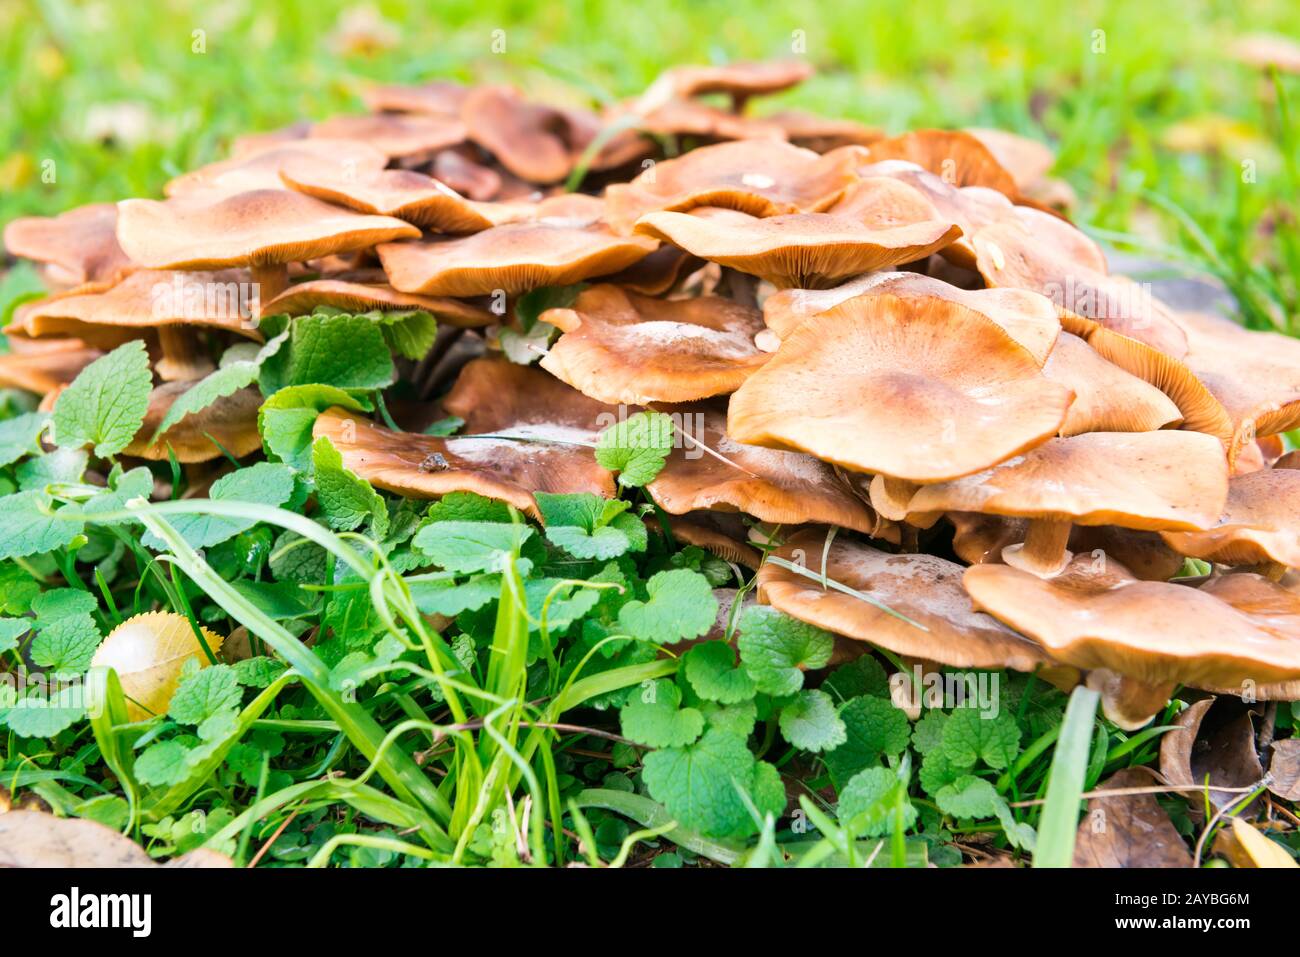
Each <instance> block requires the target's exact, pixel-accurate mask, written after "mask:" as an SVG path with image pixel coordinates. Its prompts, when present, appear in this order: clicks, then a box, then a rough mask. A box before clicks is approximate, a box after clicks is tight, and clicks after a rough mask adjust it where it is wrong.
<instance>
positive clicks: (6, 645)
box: [0, 618, 32, 655]
mask: <svg viewBox="0 0 1300 957" xmlns="http://www.w3.org/2000/svg"><path fill="white" fill-rule="evenodd" d="M31 630H32V623H31V621H30V620H29V619H27V618H0V655H2V654H4V653H5V652H6V651H12V650H13V649H14V648H17V647H18V639H19V638H21V637H22V636H23V635H25V634H27V632H29V631H31Z"/></svg>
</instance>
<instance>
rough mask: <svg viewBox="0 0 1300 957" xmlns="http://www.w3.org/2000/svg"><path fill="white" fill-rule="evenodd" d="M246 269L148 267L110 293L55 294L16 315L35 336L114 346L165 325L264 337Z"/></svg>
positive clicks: (16, 318)
mask: <svg viewBox="0 0 1300 957" xmlns="http://www.w3.org/2000/svg"><path fill="white" fill-rule="evenodd" d="M248 282H249V274H248V273H247V272H245V271H243V270H235V269H230V270H224V271H221V272H175V271H170V270H152V269H145V270H141V271H139V272H136V273H133V274H131V275H130V276H128V277H127V278H126V279H124V280H122V281H121V282H120V283H118V284H117V285H115V286H113V287H111V288H110V289H108V290H106V291H104V292H98V293H85V294H72V295H67V294H65V295H62V296H52V297H51V298H49V299H44V300H41V301H39V302H34V303H31V304H30V307H29V308H26V309H23V310H21V312H20V313H15V323H14V325H13V326H10V327H9V328H10V329H13V328H14V326H17V327H19V328H21V329H22V331H23V332H25V333H26V334H27V335H29V336H31V337H32V338H34V339H38V338H42V337H45V336H76V337H77V338H80V339H82V340H84V341H85V342H88V343H91V344H92V345H95V346H99V347H102V348H112V347H113V346H116V345H120V344H121V343H122V342H125V341H126V340H127V339H130V338H134V337H136V336H138V335H139V334H140V333H141V332H142V331H144V330H148V329H158V328H162V327H165V326H194V327H201V328H208V329H219V330H222V331H224V332H231V333H235V334H236V335H240V336H244V337H246V338H249V339H261V338H262V336H261V333H259V332H258V331H257V329H256V328H255V327H254V325H253V323H252V322H251V321H250V319H251V317H250V315H249V314H248V312H247V305H248V304H247V303H246V302H245V301H244V300H241V298H240V287H241V286H246V285H247V283H248Z"/></svg>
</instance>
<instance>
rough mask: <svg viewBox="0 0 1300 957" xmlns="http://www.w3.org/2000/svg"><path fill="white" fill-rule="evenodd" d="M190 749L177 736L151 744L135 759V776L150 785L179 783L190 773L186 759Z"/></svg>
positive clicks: (160, 785) (159, 785)
mask: <svg viewBox="0 0 1300 957" xmlns="http://www.w3.org/2000/svg"><path fill="white" fill-rule="evenodd" d="M189 750H190V749H189V748H187V747H186V746H185V745H184V744H182V743H181V742H180V741H178V740H176V739H175V738H173V739H172V740H170V741H158V742H156V743H154V744H151V745H149V747H147V748H145V749H144V751H143V752H142V753H141V754H140V756H139V757H138V758H136V759H135V776H136V777H137V778H139V779H140V782H141V783H142V784H147V785H149V786H150V787H156V788H160V787H167V786H169V785H172V784H179V783H180V782H181V781H183V780H185V775H186V774H187V773H189V766H188V764H187V763H186V761H185V758H186V756H187V755H188V754H189Z"/></svg>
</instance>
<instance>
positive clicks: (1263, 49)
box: [1231, 33, 1300, 73]
mask: <svg viewBox="0 0 1300 957" xmlns="http://www.w3.org/2000/svg"><path fill="white" fill-rule="evenodd" d="M1231 52H1232V56H1233V58H1234V59H1236V60H1239V61H1240V62H1242V63H1245V64H1246V65H1247V66H1253V67H1256V68H1258V69H1261V70H1267V69H1269V68H1271V67H1276V68H1277V69H1278V71H1279V72H1281V73H1300V43H1297V42H1296V41H1295V40H1293V39H1292V38H1291V37H1287V36H1282V35H1281V34H1278V33H1252V34H1248V35H1247V36H1244V37H1240V38H1238V39H1237V40H1235V41H1234V42H1233V44H1232V47H1231Z"/></svg>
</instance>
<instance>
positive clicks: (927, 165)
mask: <svg viewBox="0 0 1300 957" xmlns="http://www.w3.org/2000/svg"><path fill="white" fill-rule="evenodd" d="M869 150H870V152H871V162H873V163H878V162H881V161H882V160H906V161H907V162H909V163H915V164H917V165H918V166H920V167H921V168H923V169H926V170H928V171H930V172H931V173H934V174H935V175H936V176H938V177H940V178H941V179H942V180H943V181H944V182H945V183H948V184H949V185H950V186H956V187H958V188H961V187H965V186H983V187H985V188H987V189H995V190H997V191H998V192H999V193H1002V194H1003V195H1005V196H1007V197H1010V198H1013V199H1014V198H1015V197H1017V196H1018V195H1019V193H1020V190H1019V189H1018V188H1017V186H1016V181H1015V178H1014V177H1013V176H1012V175H1011V174H1010V173H1009V172H1008V171H1007V170H1006V169H1005V168H1004V167H1003V166H1002V164H1001V163H999V162H998V160H997V157H995V156H994V155H993V152H992V151H991V150H990V149H989V148H988V147H987V146H985V145H984V143H982V142H981V141H980V140H979V139H978V138H977V137H975V136H973V135H972V134H970V133H966V132H962V131H960V130H912V131H911V132H909V133H904V134H903V135H902V136H895V137H893V138H891V139H887V140H880V141H879V142H876V143H873V144H871V146H870V147H869Z"/></svg>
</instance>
